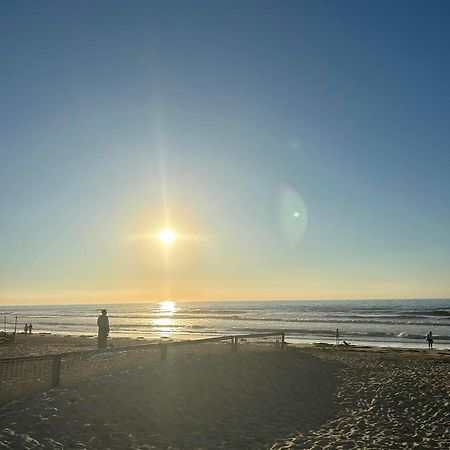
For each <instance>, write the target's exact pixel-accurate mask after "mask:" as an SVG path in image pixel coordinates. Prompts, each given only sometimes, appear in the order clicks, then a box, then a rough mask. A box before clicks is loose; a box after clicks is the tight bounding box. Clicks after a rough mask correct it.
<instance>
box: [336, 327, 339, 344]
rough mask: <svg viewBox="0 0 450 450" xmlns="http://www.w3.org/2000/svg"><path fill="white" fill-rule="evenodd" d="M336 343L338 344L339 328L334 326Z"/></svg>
mask: <svg viewBox="0 0 450 450" xmlns="http://www.w3.org/2000/svg"><path fill="white" fill-rule="evenodd" d="M336 345H339V328H336Z"/></svg>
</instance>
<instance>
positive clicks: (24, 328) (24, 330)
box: [23, 323, 28, 334]
mask: <svg viewBox="0 0 450 450" xmlns="http://www.w3.org/2000/svg"><path fill="white" fill-rule="evenodd" d="M23 332H24V333H25V334H27V333H28V324H27V323H26V324H25V326H24V327H23Z"/></svg>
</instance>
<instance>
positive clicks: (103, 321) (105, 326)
mask: <svg viewBox="0 0 450 450" xmlns="http://www.w3.org/2000/svg"><path fill="white" fill-rule="evenodd" d="M106 314H107V312H106V309H102V313H101V314H100V315H99V316H98V319H97V325H98V335H97V345H98V348H106V346H107V340H108V334H109V318H108V316H107V315H106Z"/></svg>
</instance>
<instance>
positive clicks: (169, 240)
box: [159, 230, 177, 245]
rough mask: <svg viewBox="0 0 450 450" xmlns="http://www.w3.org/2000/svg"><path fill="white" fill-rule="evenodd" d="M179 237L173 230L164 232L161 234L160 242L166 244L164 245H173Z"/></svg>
mask: <svg viewBox="0 0 450 450" xmlns="http://www.w3.org/2000/svg"><path fill="white" fill-rule="evenodd" d="M176 238H177V236H176V235H175V233H174V232H173V231H172V230H162V231H161V232H160V233H159V240H160V241H161V242H162V243H163V244H164V245H171V244H173V243H174V242H175V240H176Z"/></svg>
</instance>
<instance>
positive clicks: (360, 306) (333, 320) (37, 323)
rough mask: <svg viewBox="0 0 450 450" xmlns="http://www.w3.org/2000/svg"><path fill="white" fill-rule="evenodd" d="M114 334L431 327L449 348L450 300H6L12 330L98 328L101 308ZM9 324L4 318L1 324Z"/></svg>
mask: <svg viewBox="0 0 450 450" xmlns="http://www.w3.org/2000/svg"><path fill="white" fill-rule="evenodd" d="M104 306H105V307H106V308H107V309H108V314H109V317H110V322H111V338H112V339H114V337H115V336H116V337H119V336H120V337H123V336H129V337H134V338H136V337H143V338H146V339H152V338H169V339H198V338H202V337H211V336H216V335H235V334H246V333H255V332H266V331H272V330H285V331H286V333H287V341H288V342H330V343H331V342H334V336H335V330H336V328H339V331H340V335H341V339H342V340H346V341H347V342H350V343H351V344H355V345H356V344H370V345H379V346H395V347H419V348H420V347H425V345H426V341H425V336H426V334H427V333H428V331H429V330H432V332H433V334H434V336H435V346H436V347H437V348H450V300H449V299H441V300H389V301H388V300H386V301H385V300H376V301H368V300H365V301H355V300H352V301H344V300H342V301H233V302H179V303H178V302H161V303H134V304H133V303H126V304H111V305H92V304H88V305H86V304H84V305H47V306H45V305H44V306H43V305H39V306H31V305H29V306H3V308H2V310H1V311H0V312H2V313H3V315H4V317H6V318H7V328H8V331H11V329H12V327H13V321H14V316H16V315H17V317H18V319H17V320H18V331H22V329H23V326H24V324H25V323H29V322H32V323H33V326H34V331H35V332H37V333H39V332H51V333H56V334H70V335H81V334H84V335H93V334H95V333H96V331H97V326H96V317H97V315H98V314H99V309H100V308H101V307H104ZM2 325H3V324H2Z"/></svg>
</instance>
